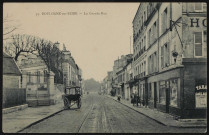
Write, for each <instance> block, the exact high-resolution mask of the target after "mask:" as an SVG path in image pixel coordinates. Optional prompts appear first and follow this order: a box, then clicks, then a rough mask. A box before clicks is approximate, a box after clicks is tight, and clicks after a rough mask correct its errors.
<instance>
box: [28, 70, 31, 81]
mask: <svg viewBox="0 0 209 135" xmlns="http://www.w3.org/2000/svg"><path fill="white" fill-rule="evenodd" d="M27 82H29V83H30V82H31V72H27Z"/></svg>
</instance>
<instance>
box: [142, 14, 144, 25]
mask: <svg viewBox="0 0 209 135" xmlns="http://www.w3.org/2000/svg"><path fill="white" fill-rule="evenodd" d="M143 26H144V19H143V16H142V27H143Z"/></svg>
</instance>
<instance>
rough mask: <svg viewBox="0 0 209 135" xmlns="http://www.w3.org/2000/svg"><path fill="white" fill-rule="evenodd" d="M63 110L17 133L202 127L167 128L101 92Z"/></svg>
mask: <svg viewBox="0 0 209 135" xmlns="http://www.w3.org/2000/svg"><path fill="white" fill-rule="evenodd" d="M82 100H83V102H82V107H81V109H77V108H76V106H75V107H73V108H72V109H70V110H64V111H62V112H60V113H58V114H56V115H55V116H53V117H51V118H48V119H46V120H44V121H42V122H40V123H38V124H36V125H33V126H31V127H30V128H28V129H25V130H23V131H22V132H21V133H186V132H187V133H203V132H205V128H177V127H168V126H164V125H161V124H159V123H157V122H156V121H154V120H152V119H149V118H147V117H146V116H144V115H142V114H140V113H138V112H136V111H134V110H132V109H130V108H128V107H126V106H124V105H122V104H120V103H118V102H116V101H114V100H110V99H109V98H108V97H106V96H103V95H98V94H97V93H91V94H89V95H85V97H84V98H83V99H82Z"/></svg>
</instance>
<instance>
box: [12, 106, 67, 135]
mask: <svg viewBox="0 0 209 135" xmlns="http://www.w3.org/2000/svg"><path fill="white" fill-rule="evenodd" d="M64 110H65V109H61V110H59V111H57V112H54V113H52V114H50V115H48V116H46V117H44V118H42V119H39V120H37V121H35V122H33V123H31V124H29V125H28V126H26V127H24V128H22V129H20V130H19V131H17V132H16V133H19V132H21V131H23V130H25V129H27V128H29V127H31V126H33V125H35V124H37V123H40V122H41V121H43V120H45V119H48V118H50V117H52V116H54V115H55V114H57V113H60V112H62V111H64Z"/></svg>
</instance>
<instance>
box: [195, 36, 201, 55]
mask: <svg viewBox="0 0 209 135" xmlns="http://www.w3.org/2000/svg"><path fill="white" fill-rule="evenodd" d="M194 45H195V50H194V53H195V56H202V32H195V33H194Z"/></svg>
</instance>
